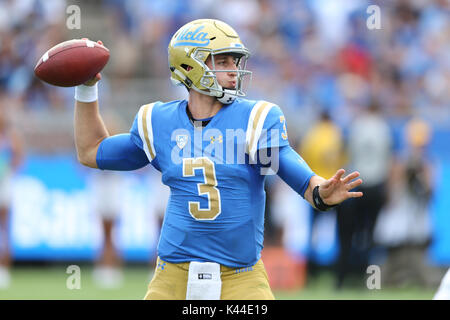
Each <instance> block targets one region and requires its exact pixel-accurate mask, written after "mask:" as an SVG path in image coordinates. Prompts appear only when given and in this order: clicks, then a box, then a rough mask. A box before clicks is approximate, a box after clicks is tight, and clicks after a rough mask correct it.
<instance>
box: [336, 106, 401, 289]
mask: <svg viewBox="0 0 450 320" xmlns="http://www.w3.org/2000/svg"><path fill="white" fill-rule="evenodd" d="M391 145H392V141H391V133H390V129H389V127H388V125H387V123H386V121H385V119H384V118H383V116H382V115H381V114H380V108H379V106H378V104H377V103H376V102H375V101H373V102H372V103H371V104H370V106H369V107H368V109H367V110H365V111H364V112H363V113H362V114H361V115H360V116H358V117H357V118H356V119H355V121H354V122H353V123H352V125H351V127H350V130H349V132H348V153H349V162H350V163H349V169H351V170H352V171H353V170H357V171H359V172H360V174H361V178H362V180H363V185H362V186H361V187H360V188H359V191H362V192H363V194H364V196H363V197H362V198H358V199H350V200H348V201H346V202H344V203H343V204H342V205H340V206H339V207H338V209H337V211H338V215H337V221H338V232H339V245H340V253H339V259H338V262H337V269H336V271H337V283H336V285H337V288H341V287H342V286H343V285H344V280H345V278H346V277H347V275H348V274H349V273H350V272H352V271H354V273H355V275H358V276H360V277H362V276H363V275H365V272H366V268H367V266H368V265H369V259H370V253H371V249H372V247H373V230H374V227H375V223H376V220H377V217H378V214H379V212H380V210H381V208H382V206H383V205H384V203H385V197H386V183H387V179H388V176H389V168H390V165H391ZM352 273H353V272H352ZM361 280H362V278H361ZM361 283H363V282H360V284H361Z"/></svg>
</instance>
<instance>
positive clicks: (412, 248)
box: [376, 119, 439, 287]
mask: <svg viewBox="0 0 450 320" xmlns="http://www.w3.org/2000/svg"><path fill="white" fill-rule="evenodd" d="M405 134H406V140H407V143H408V147H407V150H406V152H405V153H404V154H403V155H402V156H401V157H399V158H398V159H396V161H395V163H394V164H393V166H392V171H391V175H390V184H389V186H390V188H389V190H390V192H389V200H390V201H389V204H388V206H387V207H386V208H385V209H384V211H383V213H382V214H381V215H380V219H379V222H378V224H377V229H376V239H377V242H379V243H380V244H382V245H384V246H385V247H386V248H387V257H386V261H385V263H384V265H383V266H382V281H383V282H384V283H385V284H386V285H389V286H396V287H398V286H406V285H411V284H415V285H421V286H428V287H432V286H435V285H436V284H437V281H436V280H437V279H436V277H439V275H437V274H436V273H435V272H433V271H434V270H433V269H432V268H431V267H430V266H428V263H427V259H426V252H427V248H428V246H429V244H430V240H431V223H430V214H429V202H430V200H431V195H432V191H433V189H432V188H433V177H432V175H433V174H432V167H431V163H430V160H429V159H428V157H427V152H426V146H427V145H428V143H429V141H430V138H431V132H430V127H429V126H428V124H427V123H426V122H424V121H423V120H421V119H412V120H410V121H409V122H408V124H407V126H406V130H405Z"/></svg>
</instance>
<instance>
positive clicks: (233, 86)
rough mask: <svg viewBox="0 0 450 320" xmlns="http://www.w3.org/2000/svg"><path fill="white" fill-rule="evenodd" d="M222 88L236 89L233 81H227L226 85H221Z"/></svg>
mask: <svg viewBox="0 0 450 320" xmlns="http://www.w3.org/2000/svg"><path fill="white" fill-rule="evenodd" d="M223 88H224V89H228V90H236V82H233V83H228V85H227V86H223Z"/></svg>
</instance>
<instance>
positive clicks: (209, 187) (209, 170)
mask: <svg viewBox="0 0 450 320" xmlns="http://www.w3.org/2000/svg"><path fill="white" fill-rule="evenodd" d="M195 170H202V171H203V177H204V181H205V183H198V184H197V189H198V194H199V195H205V194H206V195H207V196H208V208H207V209H201V208H200V202H196V201H189V213H190V214H191V216H192V217H193V218H194V219H197V220H214V219H215V218H217V216H218V215H219V214H220V212H221V207H220V193H219V189H217V188H216V187H217V179H216V169H215V167H214V162H212V161H211V160H210V159H209V158H206V157H201V158H185V159H183V177H193V176H194V175H195V172H194V171H195Z"/></svg>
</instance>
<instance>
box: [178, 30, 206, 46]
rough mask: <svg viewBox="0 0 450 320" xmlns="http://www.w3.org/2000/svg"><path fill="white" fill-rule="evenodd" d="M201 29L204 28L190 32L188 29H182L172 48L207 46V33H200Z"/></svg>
mask: <svg viewBox="0 0 450 320" xmlns="http://www.w3.org/2000/svg"><path fill="white" fill-rule="evenodd" d="M203 28H204V26H199V27H198V28H197V29H195V30H194V31H191V30H190V28H186V29H184V30H183V31H181V33H180V34H179V35H178V37H177V38H176V40H175V43H174V44H173V46H174V47H177V46H196V47H204V46H207V45H208V44H209V39H208V38H207V37H208V33H207V32H200V31H201V30H202V29H203Z"/></svg>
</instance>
